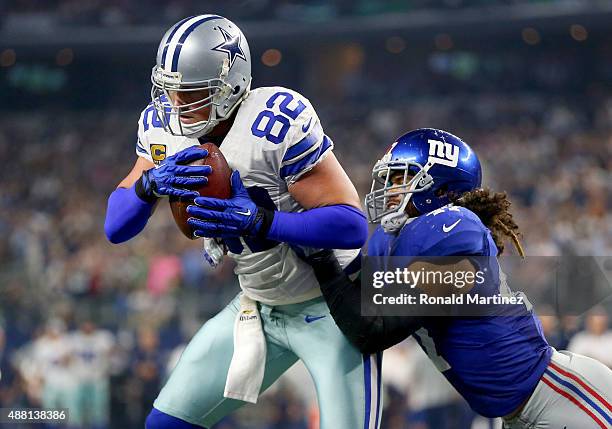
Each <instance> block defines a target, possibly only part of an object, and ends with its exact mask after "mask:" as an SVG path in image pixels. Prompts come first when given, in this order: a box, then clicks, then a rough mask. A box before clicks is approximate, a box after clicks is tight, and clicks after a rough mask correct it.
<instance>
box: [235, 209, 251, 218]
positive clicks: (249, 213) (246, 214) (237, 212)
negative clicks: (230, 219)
mask: <svg viewBox="0 0 612 429" xmlns="http://www.w3.org/2000/svg"><path fill="white" fill-rule="evenodd" d="M236 214H239V215H242V216H251V209H248V210H247V211H246V212H239V211H236Z"/></svg>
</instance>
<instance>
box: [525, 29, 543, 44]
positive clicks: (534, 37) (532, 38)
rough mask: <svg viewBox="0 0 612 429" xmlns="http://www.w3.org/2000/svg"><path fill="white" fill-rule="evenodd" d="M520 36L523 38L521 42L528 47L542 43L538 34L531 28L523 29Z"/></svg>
mask: <svg viewBox="0 0 612 429" xmlns="http://www.w3.org/2000/svg"><path fill="white" fill-rule="evenodd" d="M521 35H522V37H523V41H524V42H525V43H527V44H528V45H537V44H538V43H540V42H541V41H542V38H541V37H540V33H539V32H538V30H536V29H535V28H533V27H527V28H523V31H522V32H521Z"/></svg>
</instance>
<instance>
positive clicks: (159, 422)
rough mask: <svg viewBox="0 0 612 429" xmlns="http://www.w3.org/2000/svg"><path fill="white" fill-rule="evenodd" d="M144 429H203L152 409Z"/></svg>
mask: <svg viewBox="0 0 612 429" xmlns="http://www.w3.org/2000/svg"><path fill="white" fill-rule="evenodd" d="M145 429H203V426H196V425H194V424H191V423H187V422H186V421H185V420H181V419H179V418H177V417H173V416H171V415H169V414H166V413H164V412H161V411H159V410H158V409H156V408H153V409H152V410H151V412H150V413H149V415H148V416H147V421H146V423H145ZM204 429H205V428H204Z"/></svg>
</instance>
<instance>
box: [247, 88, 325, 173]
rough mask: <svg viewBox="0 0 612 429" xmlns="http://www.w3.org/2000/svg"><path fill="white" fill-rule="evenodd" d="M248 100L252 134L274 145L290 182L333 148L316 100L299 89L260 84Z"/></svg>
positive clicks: (279, 165)
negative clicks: (317, 108)
mask: <svg viewBox="0 0 612 429" xmlns="http://www.w3.org/2000/svg"><path fill="white" fill-rule="evenodd" d="M244 102H245V105H244V106H243V108H244V110H245V111H246V112H248V114H249V115H252V116H253V118H252V119H249V122H252V125H251V132H252V134H253V135H255V136H257V137H260V138H262V139H265V140H267V141H268V142H270V143H272V145H274V146H273V148H274V149H275V151H276V153H277V159H275V164H276V165H275V167H276V168H277V169H278V172H279V175H280V177H281V178H283V179H285V181H286V182H287V183H293V182H295V181H296V180H298V179H299V178H300V177H301V176H302V175H303V174H305V173H306V172H308V171H309V170H311V169H312V168H313V167H314V166H315V165H316V164H317V163H318V162H320V161H321V160H322V159H323V158H324V157H325V156H326V154H327V153H329V152H330V151H331V150H333V142H332V141H331V139H330V138H329V137H327V136H326V135H325V133H324V132H323V128H322V126H321V122H320V120H319V117H318V116H317V113H316V112H315V109H314V108H313V107H312V104H311V103H310V101H309V100H308V99H307V98H306V97H304V96H303V95H302V94H300V93H298V92H297V91H294V90H292V89H289V88H284V87H280V86H272V87H262V88H256V89H254V90H252V91H251V93H249V96H248V97H247V99H246V100H245V101H244Z"/></svg>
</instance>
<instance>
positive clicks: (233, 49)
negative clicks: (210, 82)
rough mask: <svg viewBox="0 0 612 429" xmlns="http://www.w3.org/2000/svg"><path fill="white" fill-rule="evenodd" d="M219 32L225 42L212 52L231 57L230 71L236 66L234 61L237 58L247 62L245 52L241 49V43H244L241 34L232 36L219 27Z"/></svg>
mask: <svg viewBox="0 0 612 429" xmlns="http://www.w3.org/2000/svg"><path fill="white" fill-rule="evenodd" d="M219 31H221V34H222V35H223V39H225V40H224V41H223V42H222V43H220V44H219V45H217V46H215V47H214V48H212V50H213V51H218V52H224V53H226V54H227V56H228V57H229V68H230V69H231V68H232V66H233V65H234V61H236V58H242V59H243V60H244V61H246V60H247V59H246V56H245V55H244V52H243V50H242V48H241V47H240V42H241V41H242V36H241V35H240V33H238V34H236V35H235V36H232V35H231V34H230V33H228V32H227V31H226V30H224V29H223V28H221V27H219Z"/></svg>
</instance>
